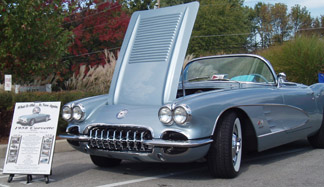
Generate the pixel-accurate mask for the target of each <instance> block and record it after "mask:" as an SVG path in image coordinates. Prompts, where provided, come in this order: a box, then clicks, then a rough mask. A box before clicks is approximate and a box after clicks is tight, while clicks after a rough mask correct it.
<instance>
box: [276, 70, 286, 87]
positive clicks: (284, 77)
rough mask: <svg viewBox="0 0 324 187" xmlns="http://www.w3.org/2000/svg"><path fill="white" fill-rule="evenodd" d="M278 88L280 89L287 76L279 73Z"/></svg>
mask: <svg viewBox="0 0 324 187" xmlns="http://www.w3.org/2000/svg"><path fill="white" fill-rule="evenodd" d="M277 80H278V88H279V87H281V84H282V83H284V82H287V76H286V74H285V73H283V72H281V73H279V74H278V75H277Z"/></svg>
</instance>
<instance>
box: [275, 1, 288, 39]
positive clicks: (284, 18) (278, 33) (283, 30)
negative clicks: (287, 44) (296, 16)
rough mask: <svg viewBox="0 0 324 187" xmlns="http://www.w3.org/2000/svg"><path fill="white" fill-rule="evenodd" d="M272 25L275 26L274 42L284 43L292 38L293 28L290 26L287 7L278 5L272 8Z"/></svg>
mask: <svg viewBox="0 0 324 187" xmlns="http://www.w3.org/2000/svg"><path fill="white" fill-rule="evenodd" d="M271 15H272V21H271V22H272V25H273V32H274V34H273V38H272V39H273V41H274V42H277V43H282V42H283V41H285V40H287V39H288V37H289V36H290V30H291V26H290V25H289V17H288V14H287V5H285V4H282V3H276V4H275V5H274V6H272V7H271Z"/></svg>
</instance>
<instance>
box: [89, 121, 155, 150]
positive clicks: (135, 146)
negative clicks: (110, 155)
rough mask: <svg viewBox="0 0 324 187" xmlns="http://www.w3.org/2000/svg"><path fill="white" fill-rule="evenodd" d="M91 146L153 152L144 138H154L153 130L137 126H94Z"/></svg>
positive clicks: (91, 132) (91, 130)
mask: <svg viewBox="0 0 324 187" xmlns="http://www.w3.org/2000/svg"><path fill="white" fill-rule="evenodd" d="M88 135H89V137H90V147H91V148H96V149H104V150H109V151H135V152H152V147H150V146H148V145H145V144H144V140H152V134H151V131H149V130H148V129H146V128H135V127H113V126H105V127H102V126H100V127H93V128H91V129H90V131H89V134H88Z"/></svg>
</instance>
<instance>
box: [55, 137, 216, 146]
mask: <svg viewBox="0 0 324 187" xmlns="http://www.w3.org/2000/svg"><path fill="white" fill-rule="evenodd" d="M59 137H60V138H64V139H68V140H72V141H78V142H91V140H94V141H96V138H91V137H89V136H87V135H72V134H64V135H59ZM97 141H102V139H100V138H98V139H97ZM112 141H118V139H116V140H112ZM212 142H213V140H212V139H210V138H206V139H199V140H186V141H172V140H162V139H153V140H140V142H139V143H141V144H144V145H147V146H150V147H180V148H194V147H199V146H203V145H206V144H210V143H212Z"/></svg>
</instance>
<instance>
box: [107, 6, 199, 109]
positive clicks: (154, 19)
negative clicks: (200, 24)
mask: <svg viewBox="0 0 324 187" xmlns="http://www.w3.org/2000/svg"><path fill="white" fill-rule="evenodd" d="M198 7H199V3H198V2H193V3H188V4H184V5H178V6H173V7H167V8H161V9H157V10H147V11H138V12H135V13H134V14H133V15H132V18H131V20H130V23H129V26H128V29H127V32H126V35H125V38H124V41H123V45H122V48H121V51H120V54H119V58H118V61H117V64H116V67H115V71H114V76H113V79H112V82H111V86H110V90H109V99H108V102H109V104H127V105H161V104H164V103H168V102H171V101H173V100H174V99H175V98H176V93H177V88H178V82H179V78H180V74H181V69H182V65H183V61H184V57H185V54H186V51H187V47H188V43H189V39H190V36H191V32H192V28H193V25H194V22H195V19H196V15H197V12H198Z"/></svg>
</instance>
